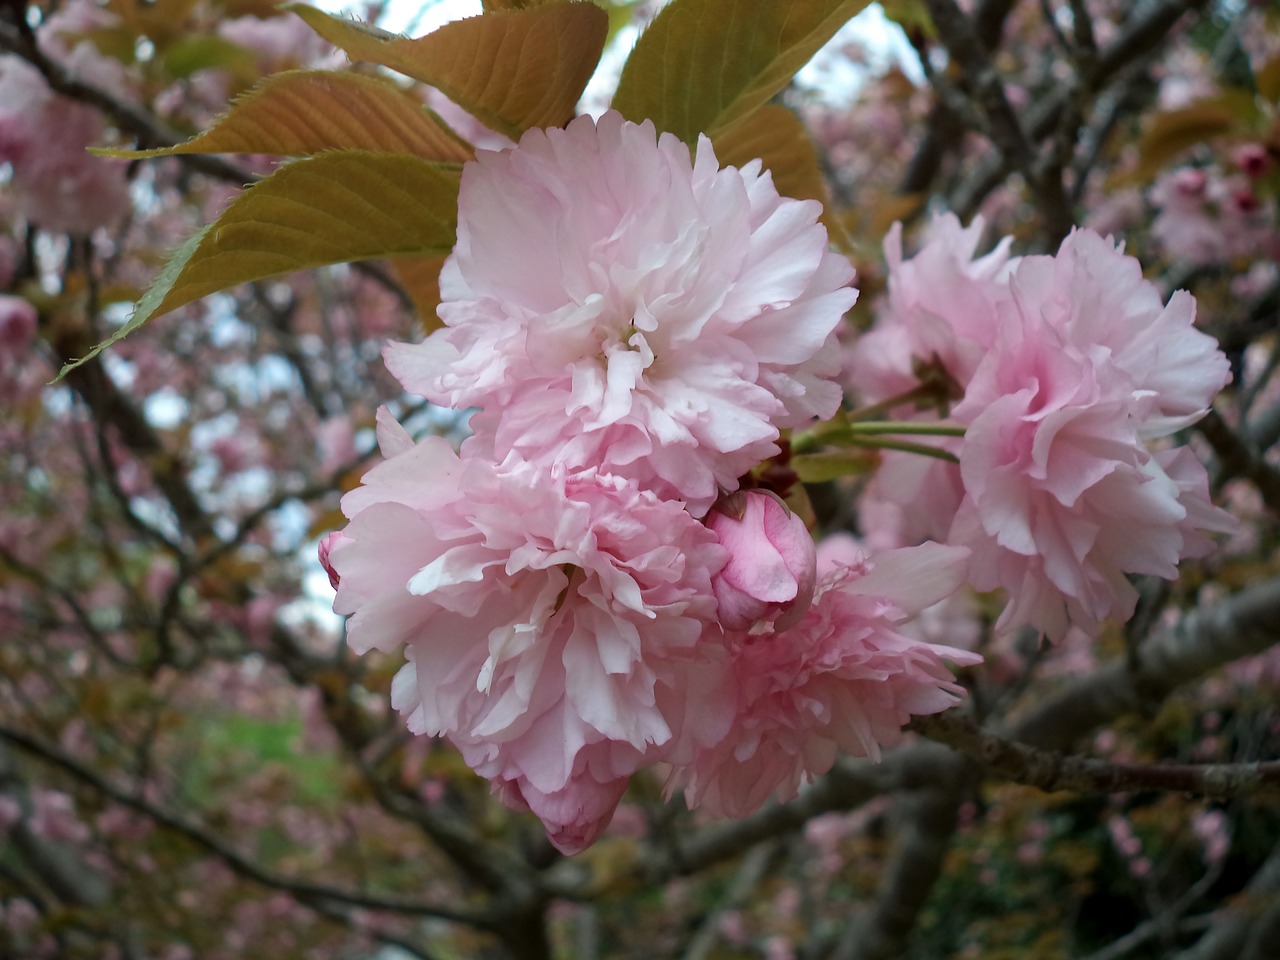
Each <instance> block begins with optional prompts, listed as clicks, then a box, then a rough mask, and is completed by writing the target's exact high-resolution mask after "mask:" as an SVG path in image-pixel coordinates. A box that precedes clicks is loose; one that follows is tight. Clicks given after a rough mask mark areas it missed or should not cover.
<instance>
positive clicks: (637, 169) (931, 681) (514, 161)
mask: <svg viewBox="0 0 1280 960" xmlns="http://www.w3.org/2000/svg"><path fill="white" fill-rule="evenodd" d="M819 213H820V207H819V205H818V204H817V203H815V202H802V201H796V200H791V199H787V198H784V197H781V196H780V195H779V194H778V192H777V190H776V189H775V187H774V185H773V183H772V180H771V178H770V176H769V175H768V174H767V173H765V172H763V171H762V168H761V164H760V163H759V162H758V161H756V162H753V163H750V164H748V165H746V166H745V167H743V168H741V169H737V168H734V167H726V168H723V169H721V167H720V164H719V163H718V161H717V159H716V157H715V154H714V152H713V149H712V146H711V143H710V141H709V140H707V139H706V138H705V137H703V138H700V140H699V143H698V144H697V145H696V147H695V148H694V149H692V150H691V149H690V147H689V146H688V145H686V144H684V143H682V142H680V141H679V140H678V139H676V138H675V137H673V136H671V135H669V134H663V135H662V136H661V137H657V136H656V135H655V131H654V128H653V126H652V124H649V123H644V124H634V123H630V122H626V121H624V120H623V119H622V118H621V117H620V116H619V115H618V114H616V113H606V114H605V115H604V116H603V117H602V118H601V119H600V120H599V121H598V122H597V121H594V120H592V119H591V118H590V117H580V118H578V119H576V120H574V121H573V122H572V123H570V124H569V125H568V126H567V127H566V128H564V129H551V130H545V131H544V130H531V131H529V132H528V133H526V134H525V135H524V136H523V138H522V139H521V140H520V142H519V144H518V145H516V146H515V147H514V148H513V149H508V150H503V151H492V152H491V151H483V150H482V151H480V152H479V154H478V156H477V158H476V160H475V161H473V162H471V163H469V164H467V166H466V168H465V169H464V172H463V176H462V184H461V193H460V197H459V207H458V234H457V245H456V247H455V248H454V251H453V253H452V255H451V256H450V257H449V259H448V261H447V263H446V264H445V267H444V269H443V272H442V274H441V279H440V288H441V294H442V305H441V307H440V311H439V312H440V316H441V318H442V319H443V321H444V324H445V325H444V327H442V328H441V329H439V330H438V331H436V332H435V333H433V334H431V335H430V336H429V337H427V339H426V340H425V341H424V342H421V343H415V344H405V343H392V344H390V345H389V346H388V347H387V349H386V351H385V358H386V362H387V365H388V367H389V368H390V370H391V371H392V373H393V374H395V376H396V377H397V378H398V379H399V380H400V381H401V383H402V384H403V385H404V387H405V388H406V390H408V391H409V392H411V393H415V394H418V395H421V396H423V397H426V398H427V399H428V400H430V401H431V402H433V403H435V404H439V405H441V406H446V407H452V408H457V409H466V408H476V410H477V412H475V413H474V415H473V416H472V418H471V428H472V431H473V434H472V436H470V438H469V439H467V440H466V441H465V442H464V443H463V445H462V448H461V451H460V452H457V453H455V451H454V450H453V449H452V447H451V446H450V445H449V444H448V443H447V442H446V441H445V440H443V439H441V438H439V437H434V436H432V437H427V438H425V439H421V440H418V441H416V442H415V441H414V439H413V438H411V437H410V436H409V434H408V433H407V432H406V431H405V430H404V429H403V428H402V427H401V426H400V425H399V424H397V423H396V422H395V420H394V419H393V418H392V417H391V416H390V415H389V414H387V413H386V412H385V411H384V412H383V413H382V414H381V415H380V417H379V429H378V433H379V441H380V445H381V447H382V452H383V455H384V458H385V459H384V461H383V462H382V463H380V464H378V465H377V466H375V467H374V468H372V469H371V470H370V471H369V473H368V474H367V475H366V476H365V478H364V483H363V485H362V486H360V487H359V488H357V489H355V490H352V491H351V492H349V493H348V494H346V496H345V497H344V498H343V501H342V509H343V511H344V513H345V514H346V516H347V517H348V518H349V523H348V524H347V526H346V527H345V528H344V529H343V530H342V531H339V532H337V533H334V534H331V535H330V536H329V537H328V538H326V540H325V541H324V543H323V544H322V546H321V558H322V562H323V563H324V564H325V566H326V568H327V569H328V570H329V572H330V577H331V579H332V581H333V582H334V584H335V585H336V587H337V595H336V598H335V602H334V609H335V610H336V611H337V612H339V613H341V614H345V615H349V616H350V620H349V624H348V638H349V642H350V644H351V646H352V648H353V649H354V650H356V651H357V652H366V651H369V650H372V649H375V648H376V649H378V650H382V651H386V652H392V653H394V652H397V651H399V650H402V649H403V650H404V651H405V653H406V657H407V663H406V664H405V666H404V667H403V669H402V670H401V671H400V672H399V673H398V674H397V676H396V679H395V682H394V685H393V689H392V700H393V704H394V705H395V707H396V708H397V709H398V710H399V711H400V712H401V713H402V714H403V715H404V716H405V717H406V719H407V722H408V725H409V727H410V728H411V729H412V730H414V731H415V732H418V733H422V734H427V735H432V736H445V737H447V738H448V739H449V740H450V741H451V742H452V743H453V744H454V745H455V746H456V747H457V748H458V749H459V750H460V751H461V753H462V755H463V757H464V758H465V759H466V762H467V763H468V764H469V765H470V766H471V767H472V768H473V769H474V770H475V771H477V772H478V773H479V774H481V775H482V776H484V777H486V778H488V779H489V780H490V781H491V782H492V784H493V787H494V790H495V791H496V792H497V793H498V794H499V795H500V796H501V798H502V799H503V801H504V802H505V803H506V804H507V805H508V806H510V807H512V808H514V809H518V810H523V809H529V810H532V811H533V812H534V813H535V814H536V815H537V816H538V817H540V818H541V820H542V821H543V823H544V825H545V827H546V829H547V832H548V835H549V837H550V839H551V841H552V842H553V843H554V844H555V845H556V846H557V847H558V848H559V849H561V850H562V851H565V852H567V853H573V852H577V851H579V850H582V849H583V848H585V847H586V846H588V845H589V844H591V843H592V842H593V841H594V840H595V839H596V838H597V837H598V836H599V834H600V832H601V831H602V830H603V829H604V827H605V826H606V825H607V824H608V822H609V819H610V817H611V816H612V814H613V811H614V809H615V807H616V806H617V804H618V802H619V800H620V799H621V797H622V795H623V792H624V791H625V789H626V787H627V784H628V781H629V779H630V778H631V776H632V775H633V774H635V773H636V772H637V771H639V770H640V769H642V768H644V767H650V766H653V765H656V764H661V765H663V769H664V770H665V772H666V782H667V785H668V789H669V790H670V791H672V792H674V791H677V790H683V791H684V794H685V797H686V799H687V801H688V802H689V803H690V804H691V805H701V806H702V807H703V808H705V809H707V810H709V811H711V812H713V813H717V814H727V815H741V814H744V813H747V812H749V811H751V810H752V809H755V808H756V807H758V806H759V805H760V804H762V803H763V802H764V801H765V800H766V799H768V798H769V797H770V796H776V797H778V798H782V799H786V798H789V797H791V796H794V795H795V793H796V792H797V790H798V789H799V788H800V787H801V786H802V785H803V784H804V783H805V782H807V781H811V780H812V779H813V778H814V777H816V776H819V775H821V774H823V773H825V772H826V771H827V770H828V769H829V768H830V767H831V765H832V763H833V762H834V758H835V754H836V752H837V751H838V750H843V751H846V752H848V753H851V754H855V755H860V756H870V757H877V756H878V755H879V752H880V750H881V748H882V747H883V746H886V745H890V744H893V743H894V742H896V741H897V740H898V739H899V738H900V737H901V730H902V726H903V725H904V724H905V723H906V722H907V721H908V719H909V718H910V716H911V715H912V714H922V713H931V712H937V711H940V710H943V709H946V708H947V707H949V706H950V705H952V704H953V703H955V702H956V700H957V698H958V697H959V695H960V693H961V689H960V687H959V686H958V685H957V684H956V682H955V680H954V678H953V676H952V674H951V672H950V670H949V668H948V667H947V665H946V663H945V662H944V661H950V662H951V663H954V664H962V665H963V664H972V663H975V662H977V660H978V659H979V658H978V657H976V656H975V655H973V654H971V653H968V652H965V651H961V650H956V649H951V648H948V647H943V646H936V645H930V644H926V643H922V642H919V641H915V640H912V639H909V638H908V636H906V635H905V634H904V633H903V632H902V629H901V626H902V624H903V623H904V622H905V621H906V620H908V619H909V618H911V617H912V616H913V615H914V614H916V613H917V612H919V611H920V610H922V609H923V608H924V607H926V606H928V605H930V604H932V603H934V602H935V601H938V600H940V599H942V598H943V597H945V596H947V595H948V594H949V593H951V592H952V591H953V590H955V589H956V588H957V587H958V586H959V585H960V584H961V582H962V581H963V577H964V571H965V568H966V562H967V557H968V551H967V550H965V549H964V548H961V547H952V546H941V545H937V544H927V545H923V546H918V547H911V548H907V549H903V550H899V551H894V552H890V553H886V554H885V555H883V556H879V557H874V558H873V557H867V556H863V555H861V554H856V555H855V556H854V557H853V558H852V562H851V563H848V564H844V565H840V566H837V567H835V568H834V569H832V570H831V571H829V572H826V573H824V574H823V575H822V576H819V575H818V572H817V565H816V557H815V548H814V543H813V540H812V537H811V535H810V533H809V531H808V530H807V529H806V527H805V525H804V523H803V522H801V521H800V520H799V518H798V517H797V516H795V515H793V514H792V513H791V512H790V511H789V510H788V508H787V507H786V506H785V505H784V503H783V500H782V499H781V498H780V497H779V496H778V495H776V494H775V493H774V492H770V491H767V490H764V489H760V488H759V487H758V485H757V484H755V483H754V482H753V481H752V479H751V475H752V471H755V470H757V468H759V467H760V466H761V465H762V464H763V463H765V462H766V461H768V460H770V458H774V457H776V456H778V455H779V454H780V452H781V447H780V443H779V441H780V440H781V439H782V436H783V431H785V430H787V429H790V428H794V427H798V426H801V425H804V424H806V423H808V422H810V421H811V420H812V419H813V418H828V417H830V416H831V415H833V414H834V413H835V411H836V409H837V408H838V406H839V404H840V402H841V396H842V391H841V389H840V388H839V386H838V385H837V383H836V380H835V377H836V374H837V373H838V372H839V364H840V355H839V350H838V348H837V345H836V342H835V330H836V328H837V326H838V325H839V324H840V322H841V319H842V317H843V315H844V313H845V312H846V311H847V310H848V309H849V308H850V307H851V306H852V305H853V303H854V300H855V299H856V296H857V293H856V290H855V289H854V288H853V287H852V281H853V269H852V267H851V266H850V265H849V263H848V262H847V261H846V260H845V258H843V257H841V256H838V255H836V254H834V253H832V252H831V251H830V250H829V248H828V243H827V234H826V231H825V229H824V228H823V227H822V226H821V225H820V224H819V223H818V220H817V218H818V214H819Z"/></svg>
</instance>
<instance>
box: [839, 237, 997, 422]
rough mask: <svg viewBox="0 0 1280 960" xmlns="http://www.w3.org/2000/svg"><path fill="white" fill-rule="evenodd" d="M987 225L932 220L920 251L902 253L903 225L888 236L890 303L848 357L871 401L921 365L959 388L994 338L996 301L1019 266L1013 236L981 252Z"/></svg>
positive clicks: (857, 384) (901, 385)
mask: <svg viewBox="0 0 1280 960" xmlns="http://www.w3.org/2000/svg"><path fill="white" fill-rule="evenodd" d="M984 228H985V225H984V223H983V220H982V218H981V217H975V218H974V220H973V222H972V223H971V224H970V225H969V226H968V227H962V226H961V225H960V218H959V217H957V216H956V215H955V214H954V213H944V214H939V215H938V216H936V217H934V219H933V221H932V222H931V223H930V224H929V227H928V230H927V231H926V233H925V236H924V242H923V244H922V245H921V247H920V250H919V252H917V253H916V255H915V256H914V257H911V258H910V259H904V258H903V255H902V224H900V223H895V224H894V225H893V227H892V228H891V229H890V230H889V233H888V235H887V236H886V237H885V240H884V253H885V259H886V261H887V262H888V266H889V281H888V285H889V296H888V302H887V304H886V305H885V307H884V309H883V311H882V312H881V315H880V319H879V322H878V323H877V327H876V329H874V330H872V331H871V332H870V333H868V334H867V335H865V336H863V337H862V338H860V339H859V340H858V341H857V342H856V343H855V344H854V345H853V347H852V350H851V352H850V357H849V365H850V377H851V383H852V385H853V387H854V389H855V391H856V392H857V393H858V395H859V397H861V398H862V400H863V401H865V402H872V403H875V402H879V401H881V400H884V399H887V398H889V397H892V396H896V395H897V394H899V393H903V392H905V391H907V390H910V389H911V388H912V387H914V386H915V385H916V384H917V382H918V380H919V378H918V376H917V370H918V368H919V366H920V365H921V364H933V365H936V366H938V367H940V368H941V369H942V370H943V371H945V373H946V374H947V376H949V377H950V378H951V379H952V380H954V381H955V383H957V384H958V385H959V386H960V387H961V388H963V387H964V385H965V384H967V383H968V382H969V379H970V378H971V377H972V376H973V372H974V370H976V369H977V367H978V364H979V362H981V360H982V357H983V354H984V353H985V351H986V348H987V347H989V346H990V345H991V343H992V342H993V341H994V340H995V337H996V331H997V329H998V323H997V320H996V304H997V303H999V301H1000V300H1002V299H1003V298H1004V297H1005V296H1006V291H1007V289H1008V277H1009V274H1010V273H1011V272H1012V271H1013V269H1014V268H1015V267H1016V266H1017V263H1018V261H1017V258H1010V256H1009V245H1010V244H1011V243H1012V238H1010V237H1005V238H1004V239H1003V240H1001V241H1000V242H999V243H998V244H996V246H995V247H994V248H993V249H992V250H991V251H990V252H989V253H987V254H985V255H983V256H981V257H975V255H974V254H975V253H976V251H977V249H978V244H979V243H980V242H981V240H982V235H983V232H984Z"/></svg>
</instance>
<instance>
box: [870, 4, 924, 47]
mask: <svg viewBox="0 0 1280 960" xmlns="http://www.w3.org/2000/svg"><path fill="white" fill-rule="evenodd" d="M880 6H881V8H883V10H884V15H885V16H886V17H888V18H889V19H890V20H892V21H893V22H894V23H896V24H897V25H898V26H900V27H901V28H902V29H903V30H904V31H906V33H907V34H908V35H910V34H911V32H912V31H917V32H919V33H920V34H922V35H923V36H925V37H929V38H933V37H934V36H936V35H937V31H936V30H935V29H934V27H933V17H931V16H929V7H928V5H927V4H926V3H925V2H924V0H880Z"/></svg>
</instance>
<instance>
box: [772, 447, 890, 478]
mask: <svg viewBox="0 0 1280 960" xmlns="http://www.w3.org/2000/svg"><path fill="white" fill-rule="evenodd" d="M879 461H880V458H879V456H877V455H876V454H875V453H874V452H872V451H869V450H834V451H831V452H827V453H806V454H802V455H800V456H797V457H792V458H791V469H792V470H794V471H795V472H796V475H797V476H799V477H800V479H801V480H802V481H803V482H804V483H826V482H827V481H828V480H838V479H839V478H840V477H848V476H852V475H855V474H860V473H869V472H870V471H872V470H874V469H875V468H876V466H877V464H878V463H879Z"/></svg>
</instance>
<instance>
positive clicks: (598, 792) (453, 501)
mask: <svg viewBox="0 0 1280 960" xmlns="http://www.w3.org/2000/svg"><path fill="white" fill-rule="evenodd" d="M381 438H382V440H383V446H384V453H385V454H387V457H388V458H387V460H386V461H385V462H383V463H381V464H379V465H378V466H376V467H374V468H373V469H372V470H370V471H369V473H368V474H367V475H366V476H365V478H364V484H363V485H362V486H361V487H359V488H357V489H356V490H353V491H351V492H350V493H348V494H347V495H346V496H345V497H344V498H343V502H342V507H343V510H344V512H345V513H346V514H347V516H348V517H349V518H350V521H351V522H350V523H349V524H348V525H347V526H346V528H345V529H344V530H343V531H342V535H341V537H340V538H339V539H338V540H337V542H332V541H330V542H328V547H329V550H328V554H327V557H326V559H327V561H328V566H329V567H330V569H331V571H332V573H333V574H334V575H336V576H337V577H338V578H339V586H338V592H337V596H336V598H335V601H334V609H335V610H336V611H337V612H339V613H342V614H350V615H351V619H350V622H349V625H348V638H349V642H350V644H351V646H352V648H353V649H354V650H356V651H357V652H360V653H363V652H366V651H368V650H370V649H372V648H375V647H376V648H378V649H380V650H383V651H389V652H390V651H395V650H397V649H399V648H401V647H406V646H407V648H408V657H409V663H408V664H407V665H406V667H405V668H404V669H403V671H402V672H401V676H400V677H399V678H398V679H397V681H396V686H395V688H394V690H393V703H394V704H395V706H396V708H397V709H398V710H400V711H401V712H402V713H403V714H405V715H406V717H407V718H408V723H409V727H410V729H412V730H413V731H414V732H416V733H428V734H433V735H440V734H443V735H445V736H447V737H449V739H450V740H451V741H452V742H453V743H454V744H455V745H456V746H457V747H458V748H459V749H460V750H461V752H462V754H463V756H464V758H465V759H466V760H467V762H468V763H469V764H470V765H471V766H472V767H473V768H474V769H475V770H476V771H477V772H478V773H480V774H481V775H482V776H484V777H487V778H489V779H490V780H492V781H494V783H495V784H497V785H498V786H499V787H500V788H501V791H502V795H503V796H504V798H505V799H507V800H508V802H509V803H511V804H512V805H513V806H517V807H522V806H526V805H527V806H528V807H529V808H531V809H532V810H533V811H534V812H535V813H536V814H538V815H539V816H540V817H542V818H543V820H544V822H545V823H546V824H547V827H548V832H549V834H550V835H551V838H552V840H553V841H554V842H556V843H557V844H558V845H560V846H561V848H562V849H564V850H566V851H567V852H572V851H574V850H576V849H580V848H581V847H582V846H584V845H585V844H586V843H589V842H590V841H591V840H592V839H594V837H595V835H596V834H598V833H599V831H600V830H601V829H603V827H604V826H605V824H606V823H607V822H608V817H609V815H611V813H612V810H613V804H616V802H617V799H618V797H620V796H621V790H622V789H623V788H624V787H625V781H626V778H627V777H629V776H630V775H631V774H632V773H633V772H635V770H636V769H638V768H639V767H640V766H641V765H642V764H645V763H650V762H653V760H655V759H658V758H661V757H663V756H665V755H667V754H670V753H671V752H672V751H674V750H677V749H682V748H683V747H682V744H681V743H680V742H679V738H680V737H681V736H682V735H687V736H689V737H709V736H715V735H718V734H719V733H722V732H723V729H724V726H725V724H726V723H727V719H728V718H727V715H726V716H725V717H724V718H723V719H720V720H717V719H716V718H715V717H714V716H711V715H710V713H711V711H712V707H713V705H714V703H715V696H714V695H713V693H714V688H715V687H717V685H720V684H722V681H721V679H720V675H721V673H722V671H721V670H717V669H715V663H716V658H717V652H718V651H717V645H716V644H715V643H714V631H713V632H712V634H711V637H712V642H707V637H706V636H705V635H704V634H705V633H706V631H707V629H708V627H709V625H712V624H713V623H714V619H715V612H716V611H715V597H714V594H713V593H712V589H711V583H710V577H711V576H712V575H713V574H715V573H716V572H717V571H718V570H719V568H720V567H721V566H722V565H723V564H724V562H725V551H724V550H723V548H722V547H720V546H719V544H718V543H717V541H716V537H715V535H714V534H713V533H712V532H711V531H710V530H708V529H707V528H706V527H705V526H703V525H702V524H700V523H698V522H697V521H696V520H695V519H694V518H693V517H691V516H690V515H689V513H688V512H687V511H686V510H684V508H683V506H682V505H681V504H679V503H677V502H674V501H664V500H659V499H658V498H657V497H655V496H654V495H653V494H651V493H649V492H647V491H642V490H639V489H637V488H636V487H635V486H634V485H631V484H628V483H626V482H625V481H623V480H621V479H619V478H616V477H607V476H603V475H600V474H598V473H596V472H594V471H585V472H581V473H576V474H573V475H566V474H565V473H564V471H562V470H558V469H555V470H553V469H547V468H546V467H543V466H541V465H532V464H528V463H525V462H521V461H518V460H513V461H508V462H506V463H503V464H497V463H494V462H492V461H489V460H487V459H483V458H475V457H462V458H459V457H458V456H457V455H456V454H455V453H454V452H453V450H452V449H451V447H450V446H449V444H448V443H447V441H445V440H443V439H441V438H439V437H428V438H427V439H425V440H423V441H422V442H420V443H417V444H413V443H411V442H410V441H409V439H408V437H407V435H405V434H404V433H403V431H402V430H401V429H400V428H398V426H397V425H395V424H394V422H393V421H391V420H390V419H389V418H388V417H385V416H384V417H383V422H382V424H381ZM726 702H727V701H726ZM690 703H692V706H690ZM691 709H692V710H696V711H700V715H699V719H698V722H697V723H689V722H686V713H687V711H688V710H691ZM609 797H612V801H611V802H606V800H607V798H609Z"/></svg>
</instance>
